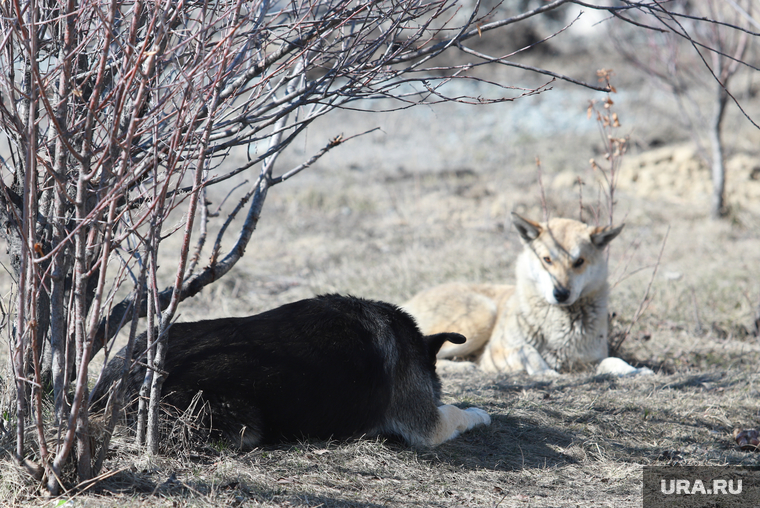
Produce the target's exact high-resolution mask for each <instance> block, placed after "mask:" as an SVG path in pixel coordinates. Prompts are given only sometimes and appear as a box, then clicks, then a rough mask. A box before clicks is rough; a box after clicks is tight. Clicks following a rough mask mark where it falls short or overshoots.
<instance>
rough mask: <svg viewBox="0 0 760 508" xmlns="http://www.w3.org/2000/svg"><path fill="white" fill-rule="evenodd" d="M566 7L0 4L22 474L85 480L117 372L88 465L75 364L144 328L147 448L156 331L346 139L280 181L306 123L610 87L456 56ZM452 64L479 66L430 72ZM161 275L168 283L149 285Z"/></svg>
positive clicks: (262, 1)
mask: <svg viewBox="0 0 760 508" xmlns="http://www.w3.org/2000/svg"><path fill="white" fill-rule="evenodd" d="M567 3H578V4H581V5H586V6H587V7H589V8H606V7H599V6H595V5H587V4H585V3H583V2H570V1H569V0H555V1H553V2H550V3H544V4H541V5H540V6H539V7H537V8H535V9H532V10H529V11H525V12H523V13H521V14H519V15H515V16H511V17H504V18H499V17H498V11H488V12H481V10H480V8H479V4H478V3H477V2H476V3H475V4H474V5H473V6H472V7H471V8H468V9H465V8H464V7H463V6H462V5H461V4H459V3H457V2H456V1H455V0H431V1H425V2H392V1H384V0H380V1H376V2H364V1H334V0H315V1H313V2H307V3H300V2H291V3H278V2H271V1H270V0H255V1H253V2H242V1H220V2H215V3H212V4H208V3H203V2H178V3H145V2H142V1H141V0H137V1H135V2H125V1H122V0H112V1H110V2H107V3H102V2H95V1H92V0H85V1H83V2H80V3H75V2H49V3H41V2H37V1H36V0H30V1H26V2H4V3H2V4H1V5H0V15H1V17H0V49H1V50H2V51H0V120H1V122H0V123H1V125H2V131H3V133H4V134H5V137H6V139H7V142H8V145H9V156H8V157H7V158H5V159H3V166H2V171H3V174H2V188H1V189H0V218H1V219H2V225H3V227H2V228H0V234H2V235H3V237H4V239H5V240H6V242H7V245H8V249H9V257H10V263H9V265H10V269H11V271H12V272H13V277H14V282H15V285H16V292H15V298H14V300H15V301H14V303H13V308H14V309H15V314H14V315H13V316H12V320H9V321H8V327H7V332H6V333H7V335H8V338H9V340H10V344H11V364H12V374H13V383H14V387H15V402H14V404H15V407H14V408H13V410H12V412H11V414H12V417H13V420H14V421H13V422H10V426H11V427H12V428H13V431H14V432H15V457H16V459H17V462H18V463H19V464H20V465H23V466H26V467H27V469H29V470H30V472H33V473H34V474H35V475H36V476H39V477H40V478H42V479H43V481H44V484H45V486H46V488H47V490H48V491H49V492H50V493H56V492H58V490H59V488H60V487H61V484H62V477H61V473H62V471H63V470H64V466H67V465H69V466H70V465H71V464H72V461H71V459H72V455H73V456H74V458H75V461H73V463H74V464H75V465H76V480H75V481H72V483H76V482H78V483H79V485H80V486H88V485H92V481H93V480H94V479H97V478H98V474H99V469H100V467H101V465H102V463H103V457H104V454H105V453H106V451H107V450H108V447H109V439H110V436H111V435H112V434H113V428H114V425H115V422H116V420H117V418H116V415H117V414H118V413H119V410H120V408H121V406H122V405H123V403H122V398H123V388H121V387H123V386H124V384H125V383H124V380H125V379H126V377H127V376H128V375H129V367H130V365H129V362H127V363H126V364H125V367H124V370H123V372H122V382H121V384H117V385H115V386H114V387H113V389H112V393H111V400H110V401H109V403H108V406H107V410H106V413H105V415H104V423H103V427H102V429H101V431H102V436H103V438H102V442H99V443H98V444H97V446H96V449H95V450H93V443H92V442H91V439H90V437H91V435H92V434H93V431H92V429H91V425H90V419H89V400H88V383H89V381H90V380H89V378H88V365H89V362H90V359H91V358H92V357H93V355H94V354H95V353H96V352H97V351H99V350H101V349H103V350H105V354H106V357H108V356H109V355H110V353H111V349H112V347H113V339H114V337H115V336H116V334H117V333H118V332H119V331H120V330H122V329H124V330H126V331H127V333H128V336H129V340H128V346H127V355H128V357H129V358H131V354H132V349H133V348H134V343H135V336H136V333H137V325H138V321H139V320H140V319H142V318H146V319H145V320H146V325H147V329H148V334H149V337H148V344H149V348H148V351H146V352H145V353H144V354H143V355H142V356H141V358H140V361H144V362H146V363H147V365H148V367H149V368H148V370H147V371H148V372H149V373H150V374H149V375H148V376H147V377H146V379H145V383H144V388H145V389H144V391H143V399H142V400H143V401H149V402H148V403H147V407H143V408H142V410H141V411H140V412H139V416H140V424H139V425H138V441H139V442H140V443H143V442H144V443H145V444H146V445H147V450H148V452H149V453H157V452H158V451H159V434H160V432H159V426H158V414H159V402H160V394H161V385H162V381H163V376H164V374H165V373H164V372H163V371H162V367H163V359H164V358H165V355H166V351H167V348H168V347H170V345H168V344H166V340H165V336H166V333H165V332H166V330H167V329H168V327H169V326H171V323H172V320H173V319H175V317H176V313H177V309H178V306H179V304H180V302H181V301H183V300H184V299H186V298H189V297H192V296H193V295H196V294H197V293H198V292H199V291H200V290H201V289H203V288H204V287H206V286H208V285H209V284H212V283H213V282H214V281H216V280H218V279H220V278H221V277H223V276H224V275H225V274H227V273H229V271H230V269H231V268H232V267H233V266H234V265H235V263H237V261H238V260H239V259H240V258H241V257H242V256H243V255H244V253H245V251H246V249H247V248H248V246H249V241H250V239H251V236H252V234H253V231H254V229H255V228H256V225H257V223H258V220H259V218H260V215H261V210H262V207H263V205H264V202H265V200H266V197H267V193H268V191H269V189H270V188H271V187H272V186H275V185H277V184H280V183H282V182H284V181H286V180H288V179H289V178H291V177H293V176H295V175H297V174H298V173H300V172H301V171H303V170H305V169H307V168H308V167H310V166H311V165H312V164H314V162H315V161H317V160H318V159H319V158H320V157H321V156H323V155H324V154H325V153H327V152H328V151H330V150H332V149H334V148H336V147H338V146H340V145H341V144H343V143H344V142H345V141H346V140H347V139H350V137H351V136H350V135H349V136H347V137H343V136H342V135H340V133H339V132H337V133H331V134H330V136H331V139H328V137H327V136H326V137H325V144H324V148H323V149H322V150H320V151H318V152H317V153H314V154H312V156H311V157H309V158H308V159H306V160H304V162H303V163H302V164H299V165H297V166H295V167H292V168H286V169H285V170H284V171H275V166H276V161H277V159H278V156H279V155H280V154H281V153H282V152H283V150H285V149H286V148H287V147H288V146H289V145H290V144H291V143H292V142H293V141H294V140H295V139H297V138H298V136H300V135H301V134H303V133H304V132H305V130H306V129H307V127H308V126H309V125H310V124H311V122H313V121H314V120H315V119H317V118H319V117H321V116H323V115H325V114H327V113H329V112H330V111H333V110H335V109H336V108H344V109H350V108H354V107H358V106H359V101H371V100H387V99H392V100H393V102H376V103H374V104H376V106H375V108H376V109H380V108H386V109H402V108H408V107H412V106H414V105H417V104H420V103H426V104H436V103H440V102H449V101H457V102H462V103H467V104H488V103H494V102H502V101H510V100H514V99H516V98H519V97H521V96H525V95H532V94H536V93H540V92H542V91H544V90H545V89H546V85H544V86H541V87H538V88H533V89H518V88H513V87H509V86H506V85H504V84H500V83H493V82H487V81H484V80H483V78H478V77H475V76H474V75H473V74H472V73H471V72H470V71H471V70H472V69H473V68H475V67H477V66H482V65H508V66H514V67H519V68H523V69H527V70H530V71H533V72H537V73H540V74H543V75H547V76H549V77H548V78H547V80H554V79H565V80H567V81H570V82H574V83H577V84H581V85H583V86H587V87H589V88H592V89H596V90H607V88H606V86H605V85H602V86H596V85H588V84H584V83H581V82H580V81H578V80H575V79H572V78H570V77H567V76H563V75H561V74H558V73H556V72H552V71H550V70H546V69H540V68H536V67H530V66H526V65H524V64H518V63H516V62H513V61H511V60H510V55H505V56H489V55H485V54H482V53H479V52H476V51H473V50H471V49H469V48H468V47H467V41H468V40H471V39H473V38H476V37H481V36H484V34H486V35H487V34H488V33H489V32H504V31H507V30H509V29H510V27H513V26H517V25H518V24H519V23H520V22H522V21H524V20H527V19H530V18H533V17H535V16H540V15H542V14H544V13H549V12H551V11H553V10H556V9H558V8H560V7H561V6H562V5H563V4H567ZM656 5H659V4H656ZM653 8H654V7H652V6H650V7H648V9H649V10H650V11H651V10H652V9H653ZM611 9H612V12H613V13H615V14H619V12H618V10H620V9H622V11H620V12H623V11H627V10H629V9H643V7H642V6H641V4H638V3H635V4H634V3H630V4H628V3H624V6H623V7H621V8H617V7H616V8H611ZM658 12H659V11H658ZM451 50H458V51H462V52H463V53H464V54H466V55H468V58H472V59H473V62H474V63H469V64H462V65H450V66H447V67H443V68H442V67H438V66H436V65H435V64H434V63H432V59H433V58H434V57H436V56H437V55H440V54H442V53H444V52H447V51H451ZM458 80H478V81H481V82H483V83H484V84H485V85H488V86H489V87H490V90H491V94H492V95H490V96H480V95H479V96H468V95H466V94H462V93H458V92H455V91H454V90H455V88H452V87H450V86H447V85H450V84H451V83H452V82H455V81H458ZM547 84H548V83H547ZM238 147H243V148H247V153H248V157H249V159H248V161H247V162H246V163H245V164H243V165H240V166H238V167H234V168H230V167H229V166H227V165H223V164H222V163H223V162H224V161H225V159H226V157H227V156H228V155H229V154H230V152H231V151H232V150H233V149H236V148H238ZM238 176H247V178H248V182H247V184H246V186H245V187H244V188H242V187H235V188H234V189H233V191H232V195H231V199H229V203H230V204H229V205H226V206H225V207H224V208H223V209H220V210H219V211H214V210H213V209H211V208H210V205H209V203H208V200H207V198H206V194H207V192H208V190H209V189H211V188H214V187H219V186H221V185H222V184H224V185H227V184H226V183H225V182H229V181H231V180H233V179H235V178H236V177H238ZM177 217H180V219H177ZM235 221H237V222H235ZM211 226H214V227H215V228H216V229H217V230H218V232H217V234H216V237H215V238H213V239H212V238H211V233H210V231H211V230H212V228H211ZM172 235H177V236H179V238H180V243H181V248H180V249H179V251H178V252H177V253H176V260H177V263H176V268H175V267H174V266H171V267H166V266H165V267H163V269H162V268H161V267H159V266H158V263H157V260H158V252H159V250H160V249H161V245H162V242H163V241H164V240H165V239H166V238H167V237H169V236H172ZM212 240H213V241H212ZM223 245H231V247H229V249H228V250H224V249H223ZM205 256H207V260H206V261H205V263H204V262H202V261H201V258H202V257H205ZM167 278H171V279H172V280H173V282H172V283H170V284H168V285H167V286H166V287H161V285H160V281H161V280H163V279H167ZM141 353H142V352H141ZM48 394H50V395H51V399H52V401H53V403H52V406H51V410H50V411H49V412H46V411H45V409H44V404H45V400H46V398H47V396H48ZM29 429H31V432H32V435H33V436H34V438H33V439H29V438H28V432H27V431H28V430H29ZM51 435H52V436H55V437H54V438H52V439H51V438H49V437H48V436H51ZM32 459H33V460H32ZM41 473H42V474H41Z"/></svg>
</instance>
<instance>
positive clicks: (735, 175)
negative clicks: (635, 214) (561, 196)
mask: <svg viewBox="0 0 760 508" xmlns="http://www.w3.org/2000/svg"><path fill="white" fill-rule="evenodd" d="M577 181H578V175H577V173H576V172H575V171H570V170H569V171H563V172H561V173H559V174H557V175H556V176H555V177H554V179H553V181H552V188H554V189H563V188H569V187H573V186H574V185H576V184H577ZM617 187H618V189H619V190H622V191H626V192H628V193H631V194H634V195H636V196H639V197H642V198H645V199H647V200H653V201H666V202H670V203H676V204H687V203H688V204H693V205H697V206H699V207H705V208H707V207H709V206H710V196H711V194H712V179H711V176H710V168H709V166H708V164H707V162H705V159H704V158H703V157H702V156H700V154H699V152H698V151H697V149H696V147H695V146H694V145H692V144H681V145H670V146H665V147H662V148H657V149H654V150H650V151H647V152H644V153H641V154H639V155H626V156H625V157H624V159H623V160H622V163H621V166H620V173H619V175H618V185H617ZM726 203H727V204H728V205H729V206H733V207H736V206H738V207H740V208H742V209H749V210H753V211H758V210H760V157H757V156H754V155H752V154H749V153H737V154H734V155H732V156H730V157H729V158H728V159H727V160H726Z"/></svg>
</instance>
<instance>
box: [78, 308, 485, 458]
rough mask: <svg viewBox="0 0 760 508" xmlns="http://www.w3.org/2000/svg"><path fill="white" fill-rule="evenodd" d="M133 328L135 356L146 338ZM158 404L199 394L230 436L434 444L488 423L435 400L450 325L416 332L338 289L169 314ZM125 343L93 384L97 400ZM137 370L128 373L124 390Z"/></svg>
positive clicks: (133, 387)
mask: <svg viewBox="0 0 760 508" xmlns="http://www.w3.org/2000/svg"><path fill="white" fill-rule="evenodd" d="M145 341H146V338H145V335H144V334H143V335H142V336H141V337H140V338H138V343H137V345H136V347H135V351H136V354H141V353H142V352H143V351H144V350H145V347H146V344H145ZM168 341H169V353H168V354H167V358H166V365H165V371H166V372H167V376H166V379H165V382H164V385H163V393H164V394H165V397H164V402H167V403H169V404H171V405H173V406H175V407H177V408H179V409H182V410H184V409H185V408H187V407H188V406H189V404H190V402H191V400H192V399H193V397H194V396H195V395H196V394H197V393H198V392H202V398H203V400H204V401H205V402H206V403H207V404H208V408H209V410H210V413H211V418H210V419H209V420H208V422H207V423H208V425H209V426H211V427H212V428H213V430H215V431H217V432H220V433H221V434H222V435H223V436H224V437H225V438H226V439H228V440H229V441H230V442H231V443H232V444H233V445H235V446H238V447H241V448H250V447H253V446H256V445H258V444H259V443H262V442H275V441H283V440H294V439H300V438H304V437H311V438H318V439H328V438H336V439H341V438H349V437H359V436H363V435H367V436H372V435H378V434H382V435H388V436H399V437H401V438H403V439H404V440H405V441H406V442H407V443H409V444H410V445H416V446H419V445H421V446H435V445H438V444H440V443H442V442H444V441H446V440H448V439H452V438H454V437H456V436H457V435H459V434H460V433H461V432H463V431H465V430H468V429H471V428H472V427H474V426H476V425H483V424H485V425H487V424H489V423H490V418H489V416H488V414H486V413H485V412H484V411H482V410H480V409H476V408H470V409H467V410H461V409H459V408H457V407H455V406H451V405H445V406H441V405H440V390H441V384H440V380H439V379H438V375H437V374H436V372H435V362H436V354H437V353H438V350H439V349H440V347H441V345H442V344H443V343H444V342H445V341H449V342H454V343H463V342H464V341H465V338H464V337H463V336H462V335H459V334H455V333H441V334H437V335H430V336H423V335H422V333H421V332H420V331H419V329H418V328H417V325H416V323H415V321H414V319H413V318H412V317H411V316H409V315H408V314H407V313H405V312H403V311H402V310H400V309H399V308H397V307H395V306H393V305H391V304H388V303H383V302H375V301H368V300H363V299H359V298H353V297H344V296H339V295H325V296H319V297H317V298H313V299H308V300H301V301H299V302H295V303H291V304H288V305H284V306H282V307H279V308H277V309H273V310H270V311H268V312H264V313H262V314H258V315H256V316H251V317H245V318H227V319H217V320H211V321H199V322H196V323H177V324H174V325H172V326H171V328H170V329H169V332H168ZM124 354H125V352H124V350H122V351H121V352H120V355H117V357H116V358H115V359H114V360H112V361H111V362H109V364H108V366H107V367H106V372H105V373H104V375H103V378H102V379H101V381H100V382H99V383H98V385H97V386H96V387H95V388H94V389H93V394H92V400H94V401H95V403H94V407H97V406H98V404H99V403H98V401H100V404H101V405H102V404H103V403H104V402H103V401H105V399H106V398H107V397H106V396H107V393H108V389H109V388H110V386H111V384H112V383H113V382H114V381H115V380H116V379H117V375H118V372H119V371H120V370H121V367H122V365H123V361H124ZM144 375H145V367H138V368H136V369H135V370H134V371H133V372H132V373H131V374H130V384H129V387H128V390H127V391H128V394H129V398H132V399H134V397H135V396H136V394H137V391H138V390H139V386H140V384H141V383H142V379H143V377H144Z"/></svg>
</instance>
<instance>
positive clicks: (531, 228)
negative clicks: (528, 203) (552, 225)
mask: <svg viewBox="0 0 760 508" xmlns="http://www.w3.org/2000/svg"><path fill="white" fill-rule="evenodd" d="M512 224H514V226H515V229H516V230H517V232H518V233H519V234H520V238H522V239H523V240H524V241H526V242H528V243H530V242H532V241H533V240H535V239H536V238H538V236H539V235H540V234H541V232H542V231H543V230H544V229H543V228H542V227H541V225H540V224H538V223H537V222H533V221H531V220H528V219H525V218H523V217H520V216H519V215H517V214H516V213H515V212H512Z"/></svg>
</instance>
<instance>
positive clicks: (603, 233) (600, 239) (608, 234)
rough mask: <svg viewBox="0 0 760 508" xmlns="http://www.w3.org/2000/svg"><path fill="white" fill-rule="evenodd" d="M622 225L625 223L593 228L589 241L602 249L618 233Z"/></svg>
mask: <svg viewBox="0 0 760 508" xmlns="http://www.w3.org/2000/svg"><path fill="white" fill-rule="evenodd" d="M624 227H625V224H621V225H619V226H618V227H616V228H611V227H610V226H604V227H602V226H599V227H597V228H594V232H593V233H591V243H593V244H594V245H596V246H597V247H598V248H600V249H603V248H605V247H606V246H607V245H608V244H609V243H610V242H611V241H612V240H614V239H615V237H616V236H617V235H619V234H620V232H621V231H622V230H623V228H624Z"/></svg>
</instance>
